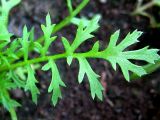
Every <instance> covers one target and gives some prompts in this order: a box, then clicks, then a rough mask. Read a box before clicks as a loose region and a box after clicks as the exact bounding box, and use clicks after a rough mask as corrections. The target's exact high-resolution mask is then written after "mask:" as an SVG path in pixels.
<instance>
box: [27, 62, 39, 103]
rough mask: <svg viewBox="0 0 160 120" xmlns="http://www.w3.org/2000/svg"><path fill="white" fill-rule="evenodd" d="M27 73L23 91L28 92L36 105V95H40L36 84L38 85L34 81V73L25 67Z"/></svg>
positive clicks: (29, 67)
mask: <svg viewBox="0 0 160 120" xmlns="http://www.w3.org/2000/svg"><path fill="white" fill-rule="evenodd" d="M26 67H27V72H28V77H27V82H26V85H25V91H27V90H29V91H30V92H31V94H32V100H33V102H34V103H35V104H37V95H38V94H40V92H39V90H38V88H37V86H36V83H38V81H37V80H36V78H35V76H34V71H33V69H32V68H31V66H30V65H27V66H26Z"/></svg>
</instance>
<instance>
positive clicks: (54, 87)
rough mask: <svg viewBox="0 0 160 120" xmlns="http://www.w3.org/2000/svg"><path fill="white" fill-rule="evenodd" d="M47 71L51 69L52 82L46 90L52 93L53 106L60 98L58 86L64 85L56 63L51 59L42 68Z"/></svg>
mask: <svg viewBox="0 0 160 120" xmlns="http://www.w3.org/2000/svg"><path fill="white" fill-rule="evenodd" d="M49 69H51V72H52V80H51V84H50V86H49V88H48V92H53V95H52V103H53V105H54V106H55V105H56V104H57V102H58V98H62V95H61V90H60V86H62V87H65V84H64V83H63V81H62V80H61V77H60V75H59V71H58V68H57V66H56V63H55V62H54V61H53V60H52V59H51V60H49V61H48V63H47V64H46V65H45V66H43V68H42V70H44V71H47V70H49Z"/></svg>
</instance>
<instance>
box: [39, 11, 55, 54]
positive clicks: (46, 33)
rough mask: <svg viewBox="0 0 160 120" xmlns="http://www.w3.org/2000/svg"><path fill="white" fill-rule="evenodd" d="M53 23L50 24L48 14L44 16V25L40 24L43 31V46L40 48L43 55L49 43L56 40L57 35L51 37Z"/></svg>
mask: <svg viewBox="0 0 160 120" xmlns="http://www.w3.org/2000/svg"><path fill="white" fill-rule="evenodd" d="M54 27H55V24H53V25H52V23H51V17H50V14H49V13H48V15H47V16H46V26H45V25H41V28H42V31H43V33H44V38H45V39H44V47H42V49H41V55H42V56H45V55H46V53H47V51H48V48H49V46H50V44H51V43H52V42H53V41H54V40H56V38H57V37H51V35H52V31H53V30H54Z"/></svg>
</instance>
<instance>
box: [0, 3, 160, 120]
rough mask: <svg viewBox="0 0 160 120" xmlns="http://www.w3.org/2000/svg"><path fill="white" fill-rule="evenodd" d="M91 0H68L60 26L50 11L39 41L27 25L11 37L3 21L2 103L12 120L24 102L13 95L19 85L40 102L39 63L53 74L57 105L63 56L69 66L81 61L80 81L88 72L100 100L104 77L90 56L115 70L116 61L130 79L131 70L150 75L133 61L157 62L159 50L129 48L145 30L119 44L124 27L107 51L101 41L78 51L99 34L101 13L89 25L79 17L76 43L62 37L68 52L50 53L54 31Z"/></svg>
mask: <svg viewBox="0 0 160 120" xmlns="http://www.w3.org/2000/svg"><path fill="white" fill-rule="evenodd" d="M4 1H5V0H2V1H1V2H4ZM10 1H15V2H16V3H17V1H16V0H10ZM10 1H5V2H6V4H5V6H9V5H10V4H9V3H10ZM88 2H89V0H84V1H82V3H81V4H80V5H79V6H78V7H77V8H76V9H75V10H74V9H73V7H72V3H71V0H67V4H68V8H69V13H70V15H69V16H68V17H67V18H66V19H64V20H63V21H62V22H60V24H58V25H55V24H52V22H51V17H50V15H49V14H48V15H47V16H46V24H45V25H41V28H42V31H43V33H44V36H43V37H40V38H39V39H38V40H34V30H33V29H32V30H31V31H28V29H27V27H26V26H24V28H23V35H22V37H21V38H17V39H14V40H11V36H12V34H10V33H9V32H8V29H7V25H6V22H3V21H1V23H0V24H1V26H3V27H4V30H5V31H3V32H1V33H0V78H1V79H0V103H1V104H2V105H3V106H4V107H5V108H6V109H7V110H8V111H9V112H10V114H11V118H12V120H17V115H16V107H19V106H20V104H19V103H18V102H16V100H14V99H12V98H11V97H10V94H9V91H11V90H13V89H17V88H18V89H22V90H25V91H26V92H27V91H29V92H30V93H31V96H32V100H33V102H34V103H35V104H37V101H38V95H39V94H40V91H39V88H38V87H37V84H38V80H37V79H36V76H35V65H36V64H40V63H42V62H43V63H44V62H46V64H45V65H44V66H42V68H41V69H42V70H43V71H48V70H50V71H51V73H52V77H51V80H50V85H49V87H48V92H49V93H51V94H52V98H51V101H52V104H53V105H54V106H55V105H56V104H57V102H58V100H59V98H62V93H61V88H62V87H66V85H65V83H64V82H63V80H62V79H61V76H60V72H59V69H58V66H57V64H56V62H57V60H59V59H66V61H67V63H68V65H69V66H70V65H71V63H72V61H73V59H76V60H78V61H79V74H78V77H77V78H78V81H79V83H82V81H83V79H84V76H85V75H86V76H87V77H88V80H89V85H90V90H91V96H92V98H93V99H95V98H96V97H97V98H98V99H100V100H103V94H102V91H103V86H102V85H101V83H100V81H99V79H98V78H99V77H100V76H99V75H97V74H96V73H95V72H94V70H93V69H92V67H91V65H90V63H89V62H88V58H93V59H104V60H106V61H108V62H110V63H111V65H112V66H113V68H114V69H115V70H116V64H118V65H119V66H120V68H121V70H122V73H123V75H124V77H125V79H126V80H127V81H130V77H129V72H133V73H136V74H137V75H139V76H142V75H145V74H146V71H145V70H144V68H143V67H142V66H138V65H136V64H134V63H132V62H131V60H142V61H146V62H148V63H152V64H154V61H155V60H158V59H159V58H160V56H159V55H158V54H157V52H158V49H149V48H148V47H145V48H142V49H140V50H132V51H127V48H128V47H129V46H131V45H133V44H135V43H137V42H138V38H139V37H140V36H141V34H142V32H140V31H138V30H135V31H133V32H132V33H128V35H127V36H126V37H125V38H124V39H123V40H122V41H121V42H119V43H118V39H119V34H120V30H118V31H116V32H115V33H114V34H113V35H112V36H111V38H110V42H109V45H108V47H106V49H104V50H101V51H100V50H99V47H100V46H99V42H98V41H97V42H96V43H95V44H94V45H93V47H92V49H91V50H89V51H86V52H83V53H77V52H75V51H76V49H77V48H78V47H79V46H80V45H81V44H82V43H84V42H86V41H88V40H91V39H92V38H93V37H95V36H94V32H95V31H97V30H98V28H99V24H98V22H99V20H100V17H99V16H95V17H93V18H92V19H91V20H87V24H86V20H85V21H84V20H83V19H82V20H80V21H79V19H78V22H76V24H77V25H78V29H77V33H76V35H75V39H74V40H73V42H72V43H70V42H69V40H67V39H66V38H65V37H62V43H63V45H64V49H65V51H64V53H60V54H53V55H52V54H48V53H49V51H48V50H49V47H50V45H51V44H52V43H54V41H55V40H56V38H57V36H53V33H55V32H56V31H58V30H60V29H62V28H63V27H64V26H66V25H68V24H69V23H70V22H71V21H73V18H74V17H75V16H76V15H77V14H78V13H79V12H80V11H81V9H82V8H83V7H84V6H85V5H86V4H87V3H88ZM8 4H9V5H8ZM14 5H15V4H14ZM14 5H12V6H14ZM2 6H3V4H2ZM1 17H3V16H1ZM5 19H7V18H5ZM76 20H77V19H76ZM74 22H75V21H74ZM33 50H35V51H37V53H39V57H37V58H31V57H30V54H31V53H32V51H33Z"/></svg>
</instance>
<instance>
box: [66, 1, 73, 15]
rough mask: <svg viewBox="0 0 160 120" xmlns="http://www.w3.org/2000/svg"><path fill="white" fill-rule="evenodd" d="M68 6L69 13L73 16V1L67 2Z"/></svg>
mask: <svg viewBox="0 0 160 120" xmlns="http://www.w3.org/2000/svg"><path fill="white" fill-rule="evenodd" d="M67 6H68V9H69V13H70V14H72V12H73V8H72V0H67Z"/></svg>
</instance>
